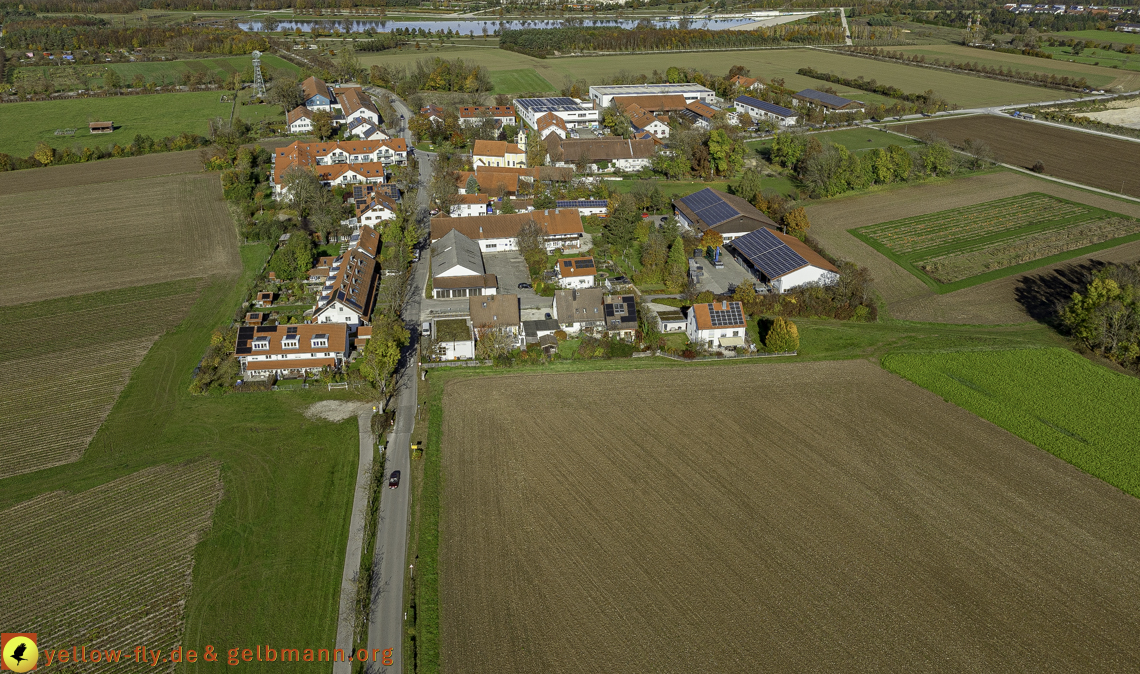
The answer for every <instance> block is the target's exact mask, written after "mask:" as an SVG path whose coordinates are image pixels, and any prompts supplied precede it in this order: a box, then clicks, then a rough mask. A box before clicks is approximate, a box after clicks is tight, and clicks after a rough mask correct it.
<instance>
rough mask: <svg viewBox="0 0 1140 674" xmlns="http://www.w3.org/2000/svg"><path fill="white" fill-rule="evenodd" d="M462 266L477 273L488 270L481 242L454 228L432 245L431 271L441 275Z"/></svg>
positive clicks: (433, 274)
mask: <svg viewBox="0 0 1140 674" xmlns="http://www.w3.org/2000/svg"><path fill="white" fill-rule="evenodd" d="M460 266H461V267H463V268H464V269H470V270H471V271H473V272H476V274H483V273H485V272H486V270H485V269H484V268H483V254H482V253H481V252H479V244H477V243H475V242H474V241H472V240H471V239H470V238H468V237H466V236H464V235H463V234H462V233H461V232H460V231H459V230H458V229H453V230H451V231H450V232H448V233H447V234H444V235H443V237H442V238H440V239H439V241H436V242H435V243H433V244H432V245H431V273H432V276H439V275H440V274H443V273H445V272H447V271H450V270H451V269H454V268H455V267H460Z"/></svg>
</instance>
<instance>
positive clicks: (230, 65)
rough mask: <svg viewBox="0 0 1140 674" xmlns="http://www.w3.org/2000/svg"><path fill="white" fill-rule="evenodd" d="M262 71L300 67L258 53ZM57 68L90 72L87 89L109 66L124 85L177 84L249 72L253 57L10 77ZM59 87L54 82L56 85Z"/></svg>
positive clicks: (17, 71)
mask: <svg viewBox="0 0 1140 674" xmlns="http://www.w3.org/2000/svg"><path fill="white" fill-rule="evenodd" d="M261 67H262V72H263V73H264V74H265V76H266V78H269V77H270V76H271V74H272V73H273V72H274V71H281V72H286V73H290V74H294V75H295V74H297V73H298V72H300V70H301V69H300V68H298V67H297V66H296V65H293V64H292V63H290V62H289V61H286V60H285V59H283V58H281V57H279V56H275V55H273V54H262V55H261ZM59 68H66V69H78V70H82V71H84V72H88V73H92V74H93V76H92V77H91V78H90V79H88V80H87V86H88V88H92V87H102V86H103V73H104V72H105V70H104V69H105V68H110V69H112V70H114V71H115V72H117V73H118V74H119V78H120V80H121V81H122V83H123V85H124V86H129V85H130V84H131V82H132V81H134V77H135V75H142V76H143V77H144V78H146V81H147V82H155V83H157V84H158V85H159V86H164V85H173V84H177V83H179V81H180V79H181V78H183V77H184V76H186V75H189V74H192V73H205V74H206V75H209V76H212V75H214V74H215V73H221V74H222V75H223V76H227V77H228V76H232V75H233V74H234V73H241V72H245V71H247V70H248V71H249V73H250V74H252V73H253V60H252V58H251V57H249V56H227V57H221V58H201V59H184V60H179V61H139V62H135V63H107V64H101V65H93V66H92V65H80V66H28V67H22V68H16V69H15V73H14V77H15V78H16V80H17V81H19V79H20V78H21V77H27V76H37V75H38V74H39V73H41V72H42V73H44V74H47V75H50V74H51V73H52V72H53V71H57V70H58V69H59ZM58 86H60V85H59V84H58V83H57V87H58Z"/></svg>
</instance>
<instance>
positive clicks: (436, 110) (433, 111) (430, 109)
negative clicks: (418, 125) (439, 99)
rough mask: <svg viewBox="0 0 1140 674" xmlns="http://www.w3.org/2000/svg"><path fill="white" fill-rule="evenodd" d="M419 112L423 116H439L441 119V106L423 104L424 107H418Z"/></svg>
mask: <svg viewBox="0 0 1140 674" xmlns="http://www.w3.org/2000/svg"><path fill="white" fill-rule="evenodd" d="M420 114H421V115H423V116H425V117H439V118H441V119H442V118H443V108H441V107H439V106H438V105H436V104H434V103H432V104H431V105H425V106H424V107H422V108H420Z"/></svg>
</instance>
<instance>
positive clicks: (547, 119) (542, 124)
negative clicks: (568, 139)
mask: <svg viewBox="0 0 1140 674" xmlns="http://www.w3.org/2000/svg"><path fill="white" fill-rule="evenodd" d="M552 126H553V127H555V128H557V129H562V130H563V131H568V130H569V129H568V128H567V127H566V120H564V119H562V118H561V117H559V116H558V115H556V114H554V113H553V112H548V113H546V114H544V115H542V116H541V117H539V118H538V119H536V120H534V128H535V130H536V131H545V130H546V129H549V128H550V127H552Z"/></svg>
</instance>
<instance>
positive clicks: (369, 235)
mask: <svg viewBox="0 0 1140 674" xmlns="http://www.w3.org/2000/svg"><path fill="white" fill-rule="evenodd" d="M355 238H356V241H354V242H353V244H352V246H353V248H359V249H360V250H362V251H364V253H365V254H367V255H368V257H370V258H372V259H376V254H377V253H379V252H380V235H379V234H378V233H377V232H376V230H375V229H373V228H372V225H365V226H363V227H361V228H360V233H359V234H357V236H356V237H355Z"/></svg>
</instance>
